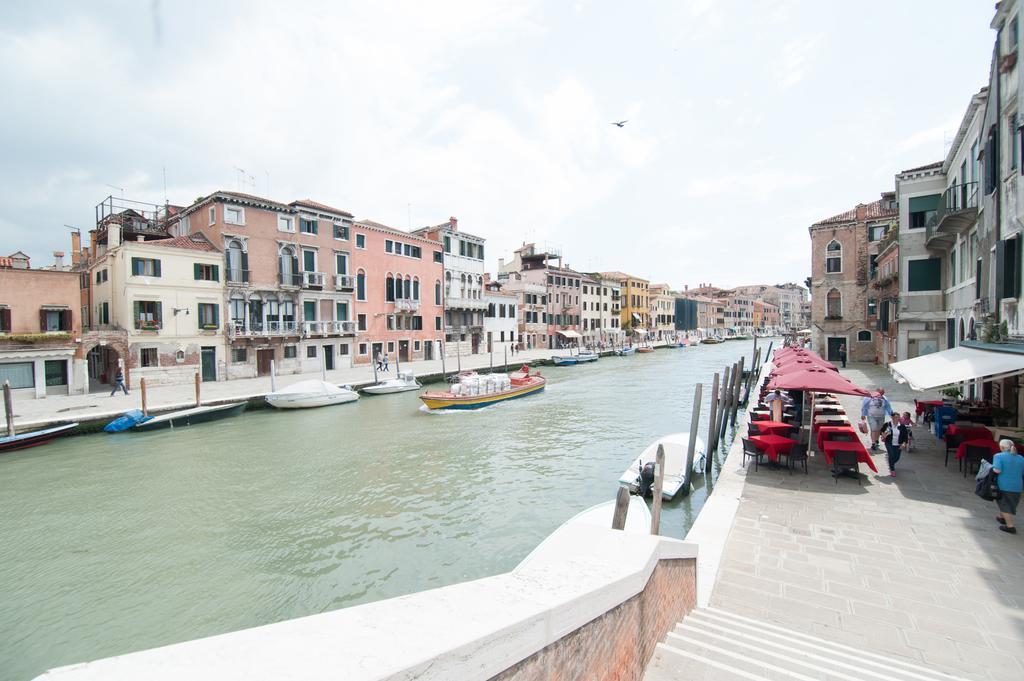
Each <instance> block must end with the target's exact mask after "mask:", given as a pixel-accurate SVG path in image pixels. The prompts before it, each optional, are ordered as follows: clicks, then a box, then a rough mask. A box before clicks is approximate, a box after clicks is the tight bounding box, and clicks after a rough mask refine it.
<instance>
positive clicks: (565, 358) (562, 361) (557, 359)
mask: <svg viewBox="0 0 1024 681" xmlns="http://www.w3.org/2000/svg"><path fill="white" fill-rule="evenodd" d="M551 361H552V362H554V363H555V366H556V367H571V366H576V365H577V364H579V363H580V362H579V360H578V359H576V356H575V355H554V356H553V357H552V358H551Z"/></svg>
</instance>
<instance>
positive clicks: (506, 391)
mask: <svg viewBox="0 0 1024 681" xmlns="http://www.w3.org/2000/svg"><path fill="white" fill-rule="evenodd" d="M546 384H547V379H545V378H544V377H543V376H541V375H540V372H532V373H531V372H530V367H528V366H527V365H525V364H524V365H523V366H522V368H521V369H519V371H514V372H512V373H510V374H498V373H493V374H478V373H477V372H475V371H463V372H461V373H460V374H458V375H457V376H456V378H455V381H454V382H453V383H452V384H451V385H450V386H449V388H448V389H447V390H428V391H427V392H425V393H423V394H421V395H420V399H421V400H422V401H423V404H424V405H426V407H427V409H430V410H431V411H440V410H447V409H480V408H481V407H487V406H490V405H492V404H497V403H498V402H504V401H505V400H514V399H516V398H518V397H526V396H527V395H533V394H535V393H539V392H540V391H542V390H544V386H545V385H546Z"/></svg>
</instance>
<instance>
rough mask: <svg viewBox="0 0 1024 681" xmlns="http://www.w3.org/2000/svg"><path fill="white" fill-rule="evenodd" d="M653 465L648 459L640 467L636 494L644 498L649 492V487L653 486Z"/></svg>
mask: <svg viewBox="0 0 1024 681" xmlns="http://www.w3.org/2000/svg"><path fill="white" fill-rule="evenodd" d="M654 465H655V464H654V462H653V461H648V462H647V463H645V464H644V465H643V468H641V469H640V491H639V492H638V494H639V495H640V496H641V497H643V498H645V499H646V498H647V495H649V494H650V493H651V488H652V487H654Z"/></svg>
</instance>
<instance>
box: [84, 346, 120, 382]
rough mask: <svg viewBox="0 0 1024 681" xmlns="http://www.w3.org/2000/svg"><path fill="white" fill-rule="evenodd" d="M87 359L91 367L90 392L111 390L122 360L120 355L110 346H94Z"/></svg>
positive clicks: (87, 354) (86, 356)
mask: <svg viewBox="0 0 1024 681" xmlns="http://www.w3.org/2000/svg"><path fill="white" fill-rule="evenodd" d="M85 358H86V362H87V363H88V367H89V392H104V391H107V390H110V389H111V386H112V385H113V382H114V376H116V375H117V368H118V365H119V362H120V360H121V359H122V358H121V355H120V353H118V352H117V350H115V349H114V348H113V347H111V346H109V345H94V346H93V348H92V349H91V350H89V352H88V353H86V355H85Z"/></svg>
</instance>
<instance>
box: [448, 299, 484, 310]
mask: <svg viewBox="0 0 1024 681" xmlns="http://www.w3.org/2000/svg"><path fill="white" fill-rule="evenodd" d="M445 304H446V307H448V308H449V309H451V308H458V309H463V310H486V309H487V301H486V300H483V299H480V298H462V297H460V296H449V297H448V299H447V300H446V301H445Z"/></svg>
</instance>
